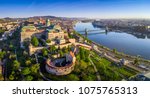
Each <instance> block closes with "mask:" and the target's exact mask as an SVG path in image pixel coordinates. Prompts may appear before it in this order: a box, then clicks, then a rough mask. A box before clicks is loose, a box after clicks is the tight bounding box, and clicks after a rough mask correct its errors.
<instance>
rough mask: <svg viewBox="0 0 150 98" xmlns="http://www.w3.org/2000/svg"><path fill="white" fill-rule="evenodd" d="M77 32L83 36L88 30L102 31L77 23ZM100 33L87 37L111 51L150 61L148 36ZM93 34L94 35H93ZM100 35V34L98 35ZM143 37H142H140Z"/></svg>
mask: <svg viewBox="0 0 150 98" xmlns="http://www.w3.org/2000/svg"><path fill="white" fill-rule="evenodd" d="M74 29H75V30H76V31H79V33H80V34H83V33H84V32H82V31H84V30H85V29H87V30H100V29H101V28H97V27H94V26H93V25H92V23H90V22H89V23H81V22H80V23H77V24H76V25H75V27H74ZM99 32H100V31H91V32H89V35H88V36H87V37H88V38H89V39H90V40H92V41H95V42H96V43H99V44H101V45H103V46H106V47H108V48H110V49H116V50H117V51H119V52H123V53H125V54H129V55H133V56H137V55H140V56H141V57H142V58H145V59H149V60H150V38H148V37H147V35H144V37H143V35H140V34H137V35H136V34H135V33H127V32H108V33H107V34H106V33H99ZM92 33H93V34H92ZM94 33H95V34H94ZM98 33H99V34H98ZM140 36H141V37H140Z"/></svg>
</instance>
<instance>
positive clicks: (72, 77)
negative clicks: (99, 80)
mask: <svg viewBox="0 0 150 98" xmlns="http://www.w3.org/2000/svg"><path fill="white" fill-rule="evenodd" d="M68 78H69V80H71V81H72V80H73V81H79V78H78V76H77V75H75V74H70V75H68Z"/></svg>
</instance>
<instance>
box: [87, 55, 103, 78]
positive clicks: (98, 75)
mask: <svg viewBox="0 0 150 98" xmlns="http://www.w3.org/2000/svg"><path fill="white" fill-rule="evenodd" d="M90 56H91V54H89V60H90V62H91V64H92V65H93V67H94V70H95V72H96V76H97V80H98V81H101V77H100V74H99V72H98V70H97V68H96V66H95V64H94V63H93V61H92V60H91V58H90Z"/></svg>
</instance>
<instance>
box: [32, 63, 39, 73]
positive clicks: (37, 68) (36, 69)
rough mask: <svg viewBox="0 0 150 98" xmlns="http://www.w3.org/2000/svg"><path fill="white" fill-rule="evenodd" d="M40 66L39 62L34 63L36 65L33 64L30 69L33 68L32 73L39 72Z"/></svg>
mask: <svg viewBox="0 0 150 98" xmlns="http://www.w3.org/2000/svg"><path fill="white" fill-rule="evenodd" d="M39 68H40V66H39V64H34V65H32V66H31V68H30V69H31V73H32V74H37V73H38V70H39Z"/></svg>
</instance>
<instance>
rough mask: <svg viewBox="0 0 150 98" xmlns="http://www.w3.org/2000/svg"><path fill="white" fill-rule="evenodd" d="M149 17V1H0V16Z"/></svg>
mask: <svg viewBox="0 0 150 98" xmlns="http://www.w3.org/2000/svg"><path fill="white" fill-rule="evenodd" d="M45 15H52V16H60V17H87V18H150V0H0V18H4V17H12V18H20V17H31V16H45Z"/></svg>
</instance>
